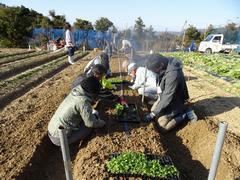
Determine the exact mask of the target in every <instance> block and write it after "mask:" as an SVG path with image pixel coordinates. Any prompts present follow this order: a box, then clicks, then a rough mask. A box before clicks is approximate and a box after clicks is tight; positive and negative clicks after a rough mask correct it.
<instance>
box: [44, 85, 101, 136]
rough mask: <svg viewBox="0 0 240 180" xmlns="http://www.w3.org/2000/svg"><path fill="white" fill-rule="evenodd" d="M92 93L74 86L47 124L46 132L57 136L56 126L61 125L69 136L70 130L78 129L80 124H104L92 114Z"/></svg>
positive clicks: (89, 125)
mask: <svg viewBox="0 0 240 180" xmlns="http://www.w3.org/2000/svg"><path fill="white" fill-rule="evenodd" d="M92 102H93V98H92V95H91V94H89V93H87V92H86V91H84V90H83V88H82V87H81V86H77V87H75V88H74V89H73V90H72V91H71V92H70V94H69V95H68V96H67V97H66V98H65V99H64V101H63V102H62V103H61V104H60V106H59V107H58V109H57V111H56V112H55V114H54V115H53V117H52V119H51V120H50V122H49V124H48V132H49V134H50V135H51V136H54V137H59V135H58V128H59V127H60V126H63V127H64V128H65V129H66V134H67V136H69V135H70V134H71V133H72V131H75V130H80V127H81V126H80V124H82V123H84V125H85V126H86V127H89V128H98V127H102V126H103V125H104V124H103V122H102V120H100V119H97V118H96V116H95V115H93V114H92V110H93V108H92V106H91V103H92Z"/></svg>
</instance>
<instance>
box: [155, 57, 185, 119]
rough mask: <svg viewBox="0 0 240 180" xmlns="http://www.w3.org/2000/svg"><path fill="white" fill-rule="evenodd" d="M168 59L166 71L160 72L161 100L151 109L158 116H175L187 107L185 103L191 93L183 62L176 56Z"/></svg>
mask: <svg viewBox="0 0 240 180" xmlns="http://www.w3.org/2000/svg"><path fill="white" fill-rule="evenodd" d="M168 60H169V61H168V64H167V68H166V70H165V72H161V73H160V74H159V79H161V81H160V88H161V90H162V93H161V94H160V101H157V102H155V103H156V104H154V106H153V107H152V109H151V111H152V112H153V113H154V114H155V115H156V116H162V115H168V116H170V117H172V118H173V117H175V116H176V115H177V114H179V113H181V112H183V111H184V110H185V109H186V106H185V104H184V103H185V102H186V100H187V99H188V98H189V95H188V89H187V85H186V81H185V78H184V74H183V72H182V64H181V63H180V62H179V61H178V60H176V59H174V58H168Z"/></svg>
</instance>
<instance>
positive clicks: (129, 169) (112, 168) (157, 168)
mask: <svg viewBox="0 0 240 180" xmlns="http://www.w3.org/2000/svg"><path fill="white" fill-rule="evenodd" d="M107 169H108V171H109V172H111V173H113V174H132V175H142V176H149V177H160V178H167V177H169V176H174V175H177V176H178V175H179V172H178V170H177V169H176V167H175V166H173V165H161V164H160V162H159V161H158V160H148V159H147V157H146V155H145V154H144V153H137V152H125V153H122V154H120V155H118V156H117V157H114V158H112V159H111V160H110V161H108V162H107Z"/></svg>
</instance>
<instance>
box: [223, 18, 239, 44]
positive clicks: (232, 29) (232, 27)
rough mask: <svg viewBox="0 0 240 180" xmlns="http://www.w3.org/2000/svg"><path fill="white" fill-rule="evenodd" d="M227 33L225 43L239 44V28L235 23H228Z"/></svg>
mask: <svg viewBox="0 0 240 180" xmlns="http://www.w3.org/2000/svg"><path fill="white" fill-rule="evenodd" d="M225 29H226V32H225V33H224V42H225V43H230V44H234V43H237V38H238V27H237V24H236V23H234V22H231V23H228V24H227V25H226V26H225Z"/></svg>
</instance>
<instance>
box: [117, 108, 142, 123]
mask: <svg viewBox="0 0 240 180" xmlns="http://www.w3.org/2000/svg"><path fill="white" fill-rule="evenodd" d="M117 119H118V122H123V123H124V122H125V123H126V122H127V123H140V121H141V120H140V118H139V114H138V109H137V105H136V104H128V108H126V107H125V108H124V110H123V112H122V113H121V115H118V117H117Z"/></svg>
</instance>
